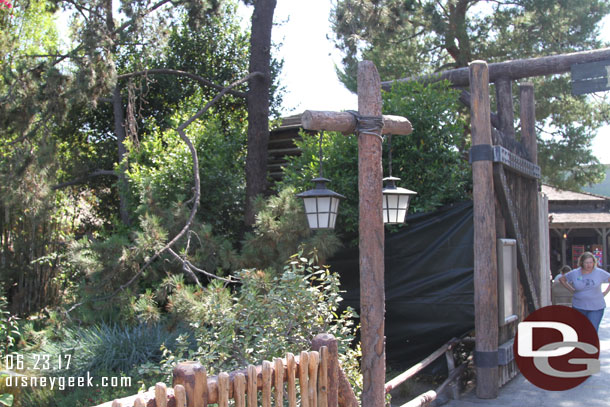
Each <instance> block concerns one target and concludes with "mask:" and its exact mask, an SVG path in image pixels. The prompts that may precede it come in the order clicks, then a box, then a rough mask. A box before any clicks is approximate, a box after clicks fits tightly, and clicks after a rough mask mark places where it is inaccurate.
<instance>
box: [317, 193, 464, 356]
mask: <svg viewBox="0 0 610 407" xmlns="http://www.w3.org/2000/svg"><path fill="white" fill-rule="evenodd" d="M472 214H473V211H472V202H466V203H461V204H455V205H451V206H447V207H444V208H442V209H440V210H437V211H435V212H430V213H424V214H417V215H409V217H408V218H407V223H408V225H407V227H405V228H403V229H401V230H400V231H399V232H396V233H392V234H389V233H386V237H385V295H386V322H385V334H386V344H387V347H386V349H387V360H388V364H391V365H394V366H410V365H412V364H414V363H416V362H418V361H420V360H422V359H423V358H424V357H426V356H428V355H429V354H430V353H432V352H433V351H434V350H436V349H437V348H438V347H440V346H441V345H443V344H444V343H445V342H447V341H448V340H449V339H451V338H452V337H454V336H455V337H459V336H461V335H462V334H464V333H466V332H468V331H470V330H471V329H473V327H474V286H473V270H474V269H473V264H474V259H473V256H474V254H473V242H474V237H473V236H474V229H473V223H472ZM329 263H330V266H331V270H332V271H335V272H338V273H339V275H340V277H341V285H342V288H343V289H344V290H346V293H345V295H344V299H345V301H344V304H345V305H348V306H351V307H353V308H355V309H356V310H357V311H359V308H360V288H359V269H358V263H359V259H358V249H357V248H352V249H345V250H343V251H341V252H340V253H338V254H337V255H336V256H334V257H333V259H331V260H330V261H329Z"/></svg>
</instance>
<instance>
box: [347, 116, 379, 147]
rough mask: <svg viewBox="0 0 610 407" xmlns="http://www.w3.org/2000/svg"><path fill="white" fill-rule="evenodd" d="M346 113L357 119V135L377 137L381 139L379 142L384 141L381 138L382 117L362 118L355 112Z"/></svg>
mask: <svg viewBox="0 0 610 407" xmlns="http://www.w3.org/2000/svg"><path fill="white" fill-rule="evenodd" d="M346 112H347V113H349V114H351V115H352V116H354V118H355V119H356V134H366V135H369V136H376V137H379V140H381V141H383V137H382V136H381V131H382V130H383V117H382V116H362V115H361V114H360V113H358V112H356V111H354V110H346Z"/></svg>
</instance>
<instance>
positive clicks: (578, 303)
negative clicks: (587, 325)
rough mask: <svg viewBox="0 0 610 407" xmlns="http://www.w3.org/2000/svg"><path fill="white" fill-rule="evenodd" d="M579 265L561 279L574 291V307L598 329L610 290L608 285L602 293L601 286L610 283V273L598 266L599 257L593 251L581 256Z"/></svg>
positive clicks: (562, 282)
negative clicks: (605, 298) (605, 297)
mask: <svg viewBox="0 0 610 407" xmlns="http://www.w3.org/2000/svg"><path fill="white" fill-rule="evenodd" d="M578 266H579V267H578V268H577V269H574V270H572V271H570V272H569V273H566V275H565V276H563V277H561V278H560V279H559V281H561V284H563V285H564V286H565V287H566V288H567V289H568V290H570V291H571V292H573V293H574V296H573V297H572V308H574V309H575V310H577V311H580V312H581V313H582V314H584V315H585V316H586V317H587V318H588V319H589V321H591V323H592V324H593V326H594V327H595V330H598V329H599V324H600V322H601V320H602V317H603V316H604V309H605V308H606V302H605V300H604V296H605V295H606V294H608V292H609V291H610V286H608V288H606V291H604V292H603V293H602V289H601V286H602V283H606V282H608V283H610V273H608V272H607V271H605V270H602V269H600V268H598V267H597V258H595V256H594V255H593V254H592V253H591V252H584V253H583V254H582V255H581V256H580V258H579V259H578Z"/></svg>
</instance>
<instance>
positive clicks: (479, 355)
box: [474, 350, 498, 368]
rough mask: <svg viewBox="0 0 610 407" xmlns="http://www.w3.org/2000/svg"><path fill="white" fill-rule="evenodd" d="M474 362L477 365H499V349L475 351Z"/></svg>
mask: <svg viewBox="0 0 610 407" xmlns="http://www.w3.org/2000/svg"><path fill="white" fill-rule="evenodd" d="M474 364H475V366H477V367H484V368H485V367H498V351H491V352H484V351H478V350H475V351H474Z"/></svg>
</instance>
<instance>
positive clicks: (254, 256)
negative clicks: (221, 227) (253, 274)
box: [241, 187, 341, 272]
mask: <svg viewBox="0 0 610 407" xmlns="http://www.w3.org/2000/svg"><path fill="white" fill-rule="evenodd" d="M257 206H258V208H257V215H256V220H255V224H254V231H253V232H251V233H247V234H246V236H245V238H244V243H243V248H242V252H241V263H242V264H243V266H244V267H256V268H261V269H264V268H268V267H272V268H274V269H275V270H277V271H278V272H281V271H282V269H283V266H284V264H285V263H286V261H287V260H288V259H289V257H290V256H292V254H294V253H296V252H297V251H298V250H299V248H300V249H301V250H303V251H305V252H314V251H315V253H316V256H317V258H318V261H319V264H324V262H325V259H327V258H328V257H330V256H331V255H332V254H334V253H335V252H336V251H337V249H338V248H339V247H340V245H341V243H340V241H339V240H338V239H337V237H336V235H335V234H334V233H332V232H317V233H312V232H311V230H310V229H309V226H308V225H307V219H306V218H305V214H304V212H303V203H302V201H301V200H300V199H299V198H297V197H296V191H295V190H294V188H291V187H288V188H285V189H282V190H280V192H279V193H278V195H275V196H271V197H269V198H268V199H267V200H266V201H263V200H262V199H259V201H258V203H257Z"/></svg>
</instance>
